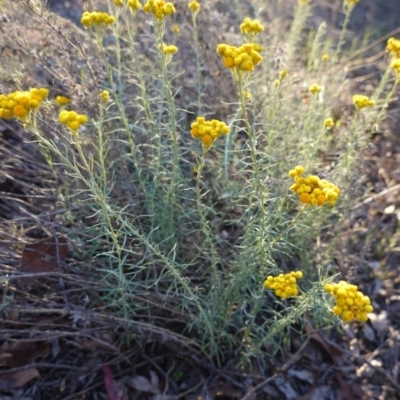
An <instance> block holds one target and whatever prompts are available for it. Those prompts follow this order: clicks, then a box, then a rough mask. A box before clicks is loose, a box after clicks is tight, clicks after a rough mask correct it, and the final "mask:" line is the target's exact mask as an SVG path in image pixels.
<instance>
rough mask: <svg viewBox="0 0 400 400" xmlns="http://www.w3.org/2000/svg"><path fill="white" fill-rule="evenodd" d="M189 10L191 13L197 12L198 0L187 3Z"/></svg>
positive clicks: (198, 8)
mask: <svg viewBox="0 0 400 400" xmlns="http://www.w3.org/2000/svg"><path fill="white" fill-rule="evenodd" d="M188 7H189V10H190V11H192V12H193V13H198V12H199V10H200V3H199V2H198V1H191V2H190V3H189V5H188Z"/></svg>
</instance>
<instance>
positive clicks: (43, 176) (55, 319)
mask: <svg viewBox="0 0 400 400" xmlns="http://www.w3.org/2000/svg"><path fill="white" fill-rule="evenodd" d="M48 3H49V6H50V7H51V9H52V10H53V11H54V12H56V13H58V14H59V15H61V16H62V17H64V18H67V19H69V20H71V21H72V22H73V23H78V22H79V20H80V17H81V12H82V9H84V8H85V4H84V3H88V4H89V3H90V2H83V1H79V0H70V1H61V0H49V1H48ZM317 3H318V6H317V8H316V10H315V15H314V19H313V23H315V25H318V24H319V22H320V20H321V21H322V20H323V19H327V20H328V21H330V22H331V25H330V29H332V31H333V32H336V31H338V25H337V24H338V23H340V19H339V21H338V20H337V18H336V17H334V16H335V15H336V11H337V9H338V7H340V4H341V2H339V1H320V2H318V1H317ZM0 7H1V6H0ZM0 11H1V8H0ZM0 13H1V12H0ZM366 26H374V30H375V37H380V36H383V35H386V34H388V33H390V32H392V34H394V33H393V32H395V31H396V29H397V28H400V0H391V1H387V0H375V1H366V0H361V2H360V4H359V5H358V6H357V7H356V11H355V18H354V19H353V20H352V25H351V27H352V29H354V30H356V31H359V32H363V31H364V30H365V28H366ZM398 31H399V32H400V29H399V30H398ZM4 33H5V31H4V29H2V33H1V34H4ZM2 55H3V57H5V56H6V57H8V59H11V57H12V56H15V54H12V51H11V52H10V49H8V48H2ZM3 59H4V58H3ZM377 72H379V71H375V70H372V71H371V70H370V69H368V68H366V69H357V68H355V69H354V70H353V71H352V72H351V73H352V76H353V77H354V78H355V79H359V82H360V84H362V82H363V77H364V76H365V75H368V74H371V73H372V74H373V73H377ZM35 79H38V80H43V79H46V74H45V73H44V72H37V74H36V77H35ZM60 85H61V83H60ZM57 90H59V89H57ZM399 126H400V103H399V99H398V97H396V98H395V100H394V101H392V103H391V104H390V110H389V115H388V117H387V119H386V121H385V123H384V124H382V126H381V127H380V129H379V130H378V131H377V132H375V133H374V135H373V139H372V140H371V143H370V145H369V148H368V150H367V151H366V152H365V154H364V158H363V165H361V166H360V169H361V171H362V175H363V176H364V177H365V189H366V190H365V196H364V198H363V200H362V201H360V203H359V204H357V205H356V206H355V207H353V209H352V210H351V212H350V214H349V218H348V226H347V229H346V231H345V232H344V233H343V249H344V250H343V253H342V254H340V255H339V257H342V258H343V263H342V270H343V272H345V274H347V276H346V277H351V276H354V274H357V280H358V281H359V282H360V283H361V285H364V287H367V288H368V294H369V296H370V297H371V300H372V304H373V307H374V313H373V314H372V315H371V318H370V321H369V322H368V323H366V324H363V325H361V324H360V325H355V326H353V327H352V329H344V330H343V331H338V332H336V333H334V334H332V335H329V334H325V333H324V332H311V331H310V332H307V339H304V338H301V337H300V336H297V337H296V336H293V338H292V344H291V349H290V351H288V352H287V354H286V357H285V361H283V360H282V359H279V358H278V359H276V360H274V362H275V364H274V365H272V364H271V363H268V361H269V360H266V361H267V363H266V364H267V365H268V367H265V366H262V365H261V364H260V363H256V362H255V363H254V365H252V366H251V367H249V368H248V369H246V370H242V369H238V368H236V367H235V365H232V363H231V362H229V361H228V362H227V363H226V364H225V365H224V366H223V367H222V368H217V367H216V366H215V365H214V364H213V363H212V362H210V360H207V359H204V358H200V357H199V356H197V355H196V352H195V351H193V349H192V348H191V345H190V343H187V342H180V341H179V340H180V339H179V338H175V339H176V340H175V339H174V340H173V341H172V342H173V343H172V344H171V343H169V344H165V343H164V341H163V339H162V337H163V333H162V332H153V333H152V334H150V338H149V340H148V341H147V342H146V343H145V344H144V345H143V344H142V343H141V342H140V341H139V340H138V341H137V345H133V346H132V345H129V346H128V345H126V343H125V342H121V339H120V338H121V331H124V330H128V329H129V326H128V325H126V324H125V323H124V322H123V321H121V320H119V319H118V318H115V319H114V320H112V321H110V320H109V318H110V317H106V316H104V315H102V314H101V312H98V311H93V310H87V309H86V308H85V304H82V305H81V308H80V309H79V310H77V309H74V308H73V307H71V308H69V307H68V301H65V300H66V298H65V293H66V292H65V290H64V288H65V287H66V286H67V287H68V292H69V293H72V292H73V291H79V290H83V289H82V285H81V282H82V281H85V283H86V286H85V290H88V291H92V292H93V293H95V292H96V290H97V286H96V278H97V277H96V276H95V275H94V274H92V273H87V272H83V271H79V269H78V268H75V265H74V264H73V263H71V264H70V265H69V268H70V271H72V272H74V273H76V274H77V276H79V278H80V279H79V280H78V279H76V280H74V279H73V278H71V279H70V280H69V281H68V282H65V281H64V279H65V278H64V276H63V274H61V273H57V272H55V273H52V274H51V277H50V278H49V279H48V280H47V281H43V282H41V283H40V285H37V286H35V287H34V288H33V289H32V286H30V285H31V283H32V282H28V281H23V282H22V281H21V282H19V283H18V284H17V285H16V286H15V288H14V289H13V292H10V290H6V288H5V286H4V285H3V283H2V286H1V289H0V293H1V294H2V310H1V312H2V318H3V320H0V341H1V348H0V400H17V399H18V400H33V399H38V400H40V399H41V400H47V399H54V400H58V399H59V400H78V399H80V400H83V399H96V400H97V399H99V400H100V399H110V400H117V399H120V400H122V399H137V400H142V399H143V400H144V399H157V400H161V399H162V400H173V399H184V400H208V399H210V400H214V399H215V400H236V399H241V400H256V399H260V400H262V399H278V400H279V399H296V400H323V399H325V400H341V399H343V400H353V399H365V400H367V399H377V400H392V399H393V400H394V399H400V277H399V266H400V224H399V221H400V129H399ZM0 159H1V161H0V196H1V197H0V218H1V219H0V223H1V224H2V227H3V229H2V237H1V241H2V243H1V244H0V274H1V276H3V277H6V276H12V274H13V273H14V272H15V271H23V270H24V265H26V261H24V256H23V254H25V257H28V259H29V260H30V261H29V262H32V258H30V256H29V251H33V250H35V249H34V248H29V246H25V244H26V243H27V241H26V240H25V238H18V237H16V236H15V231H13V229H16V227H17V226H18V227H19V228H20V227H21V226H23V227H24V229H25V231H24V234H25V236H26V238H28V239H29V238H35V239H36V240H37V241H39V240H40V239H41V238H43V237H53V236H54V231H62V227H60V226H59V225H58V220H57V218H56V217H54V215H51V213H50V212H49V213H46V210H47V209H50V208H51V207H50V206H51V205H53V204H54V202H55V201H56V200H55V199H53V198H51V197H48V196H46V189H47V188H49V187H52V185H53V184H54V179H55V178H54V177H53V176H52V174H51V172H50V171H49V170H48V169H46V167H45V164H44V162H43V157H42V154H41V153H40V151H39V149H37V148H36V146H35V144H34V143H32V142H29V135H28V134H27V133H26V132H24V131H23V129H21V128H20V127H19V126H18V125H17V124H14V123H12V122H5V121H0ZM38 171H40V172H38ZM363 179H364V178H363ZM37 215H41V216H42V218H43V216H44V217H45V218H47V219H48V224H43V223H41V222H40V221H38V220H37ZM28 220H29V223H28V222H27V221H28ZM15 221H17V222H15ZM52 229H53V231H52ZM16 244H17V245H16ZM37 246H39V248H40V251H43V252H48V250H46V246H49V247H48V248H50V249H53V248H55V247H56V248H57V249H59V250H58V253H57V257H58V258H65V257H66V256H67V254H66V253H65V252H64V249H65V246H66V243H64V242H62V241H61V242H60V243H58V242H57V243H49V242H48V241H47V242H44V243H42V244H39V245H37ZM63 246H64V247H63ZM27 252H28V253H27ZM31 256H32V255H31ZM349 260H351V263H352V266H353V267H352V268H348V266H347V264H348V262H349ZM30 268H32V267H30ZM30 271H32V269H30ZM85 274H87V275H85ZM69 276H70V277H71V276H73V275H72V274H71V275H69ZM27 279H29V278H27ZM2 282H3V281H2ZM28 288H29V290H28ZM55 288H57V290H55ZM43 290H44V291H45V293H48V295H46V296H47V297H46V298H45V300H43V298H41V293H42V292H43ZM28 291H29V296H28V297H26V293H27V292H28ZM22 294H24V298H28V303H25V304H17V307H15V303H14V299H18V297H19V296H22ZM59 304H64V306H63V307H60V306H59ZM110 322H111V325H112V326H114V330H111V331H110V329H109V327H110ZM138 323H139V322H138ZM153 336H154V338H153ZM160 338H161V339H160ZM165 341H168V340H167V339H165ZM133 342H134V341H133Z"/></svg>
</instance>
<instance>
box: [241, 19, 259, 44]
mask: <svg viewBox="0 0 400 400" xmlns="http://www.w3.org/2000/svg"><path fill="white" fill-rule="evenodd" d="M263 30H264V27H263V26H262V25H261V23H260V21H259V20H258V19H255V20H253V21H252V20H251V19H250V18H245V19H244V21H243V22H242V23H241V24H240V31H241V32H242V34H243V35H248V36H249V38H250V39H253V38H254V36H256V35H257V34H259V33H261V32H262V31H263Z"/></svg>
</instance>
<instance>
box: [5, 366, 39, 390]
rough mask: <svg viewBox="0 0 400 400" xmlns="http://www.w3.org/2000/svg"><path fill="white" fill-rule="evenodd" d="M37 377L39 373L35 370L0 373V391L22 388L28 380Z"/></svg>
mask: <svg viewBox="0 0 400 400" xmlns="http://www.w3.org/2000/svg"><path fill="white" fill-rule="evenodd" d="M38 377H39V371H38V370H37V369H36V368H28V369H24V370H22V371H15V372H5V373H0V390H3V391H9V390H13V389H15V388H19V387H22V386H24V385H25V384H26V383H28V382H29V381H30V380H32V379H34V378H38Z"/></svg>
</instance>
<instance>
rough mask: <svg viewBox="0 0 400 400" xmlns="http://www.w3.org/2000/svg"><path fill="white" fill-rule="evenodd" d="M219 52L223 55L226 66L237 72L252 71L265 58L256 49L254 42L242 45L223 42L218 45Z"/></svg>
mask: <svg viewBox="0 0 400 400" xmlns="http://www.w3.org/2000/svg"><path fill="white" fill-rule="evenodd" d="M217 53H218V54H219V55H220V56H221V57H222V59H223V61H224V66H225V67H226V68H229V69H234V70H236V72H252V71H253V70H254V67H255V66H256V65H258V64H259V63H260V62H261V61H262V59H263V58H262V57H261V55H260V53H259V52H258V51H257V50H255V45H254V43H246V44H244V45H242V46H240V47H235V46H230V45H228V44H225V43H221V44H219V45H218V46H217Z"/></svg>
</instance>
